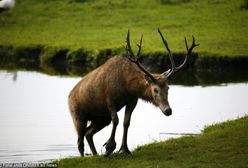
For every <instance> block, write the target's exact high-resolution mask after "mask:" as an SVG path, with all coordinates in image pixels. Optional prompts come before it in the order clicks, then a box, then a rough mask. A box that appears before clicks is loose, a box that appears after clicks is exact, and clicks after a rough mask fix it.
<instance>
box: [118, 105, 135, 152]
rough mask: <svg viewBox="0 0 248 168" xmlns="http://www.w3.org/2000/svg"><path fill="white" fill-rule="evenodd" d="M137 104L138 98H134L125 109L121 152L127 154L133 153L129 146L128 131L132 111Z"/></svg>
mask: <svg viewBox="0 0 248 168" xmlns="http://www.w3.org/2000/svg"><path fill="white" fill-rule="evenodd" d="M136 104H137V100H134V101H132V102H130V103H129V104H127V105H126V109H125V117H124V123H123V127H124V131H123V138H122V144H121V148H120V150H119V152H123V153H126V154H131V152H130V150H129V149H128V147H127V133H128V128H129V125H130V120H131V115H132V112H133V110H134V108H135V106H136Z"/></svg>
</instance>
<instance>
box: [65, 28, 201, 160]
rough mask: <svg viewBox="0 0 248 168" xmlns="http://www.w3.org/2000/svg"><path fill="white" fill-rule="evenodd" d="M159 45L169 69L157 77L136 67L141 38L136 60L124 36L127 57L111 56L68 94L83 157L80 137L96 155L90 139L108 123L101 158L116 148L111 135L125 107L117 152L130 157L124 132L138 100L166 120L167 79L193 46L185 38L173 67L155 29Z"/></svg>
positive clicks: (164, 42)
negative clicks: (181, 55)
mask: <svg viewBox="0 0 248 168" xmlns="http://www.w3.org/2000/svg"><path fill="white" fill-rule="evenodd" d="M158 33H159V34H160V36H161V38H162V41H163V44H164V46H165V48H166V50H167V51H168V55H169V59H170V64H171V68H170V69H169V70H167V71H165V72H163V73H161V74H158V73H150V72H149V71H148V70H146V69H145V67H144V66H143V65H142V64H141V63H140V61H139V59H138V58H139V57H140V53H141V48H142V39H143V35H142V36H141V39H140V42H139V44H137V46H138V52H137V54H136V56H135V55H134V52H133V50H132V47H131V44H130V33H129V30H128V33H127V36H126V52H127V55H126V56H125V57H123V56H113V57H111V58H110V59H109V60H107V61H106V62H105V63H104V64H103V65H101V66H99V67H98V68H96V69H95V70H93V71H91V72H89V73H88V74H87V75H85V76H84V77H83V79H81V80H80V81H79V82H78V83H77V84H76V85H75V87H74V88H73V89H72V90H71V92H70V94H69V96H68V105H69V110H70V114H71V116H72V120H73V123H74V126H75V128H76V132H77V135H78V140H77V144H78V150H79V153H80V155H81V156H84V137H85V138H86V140H87V142H88V144H89V147H90V149H91V152H92V154H93V155H98V153H97V150H96V148H95V145H94V142H93V135H94V134H96V133H97V132H98V131H100V130H101V129H103V128H104V127H106V126H107V125H109V124H110V123H111V122H112V131H111V134H110V137H109V139H108V140H107V142H106V143H105V144H104V145H103V146H105V149H106V152H105V156H109V155H110V154H111V153H112V152H113V151H114V150H115V148H116V142H115V133H116V128H117V125H118V124H119V119H118V115H117V112H118V111H119V110H120V109H121V108H123V107H124V106H125V114H124V115H125V116H124V122H123V127H124V129H123V130H124V131H123V137H122V143H121V148H120V150H119V152H123V153H125V154H131V152H130V150H129V149H128V145H127V135H128V128H129V126H130V120H131V115H132V112H133V110H134V109H135V107H136V105H137V102H138V99H142V100H145V101H146V102H150V103H152V104H153V105H155V106H156V107H159V109H160V110H161V111H162V113H163V114H165V115H166V116H170V115H171V114H172V109H171V107H170V105H169V101H168V90H169V86H168V79H169V78H170V77H171V76H172V75H173V74H174V73H175V72H177V71H178V70H179V69H181V68H182V67H183V66H184V65H185V64H186V62H187V59H188V57H189V56H190V55H191V53H192V51H193V49H194V48H195V47H196V46H199V44H195V38H194V36H192V37H193V41H192V45H191V46H190V47H188V44H187V39H186V38H185V45H186V50H187V53H186V56H185V58H184V60H183V62H182V63H181V64H180V65H179V66H176V65H175V62H174V59H173V57H172V54H171V51H170V49H169V46H168V43H167V41H166V40H165V38H164V37H163V35H162V33H161V31H160V29H158Z"/></svg>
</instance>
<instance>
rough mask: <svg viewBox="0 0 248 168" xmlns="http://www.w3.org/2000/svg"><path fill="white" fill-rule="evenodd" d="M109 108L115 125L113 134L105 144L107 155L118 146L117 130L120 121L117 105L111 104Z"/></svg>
mask: <svg viewBox="0 0 248 168" xmlns="http://www.w3.org/2000/svg"><path fill="white" fill-rule="evenodd" d="M108 108H109V112H110V115H111V120H112V124H113V127H112V131H111V135H110V137H109V139H108V141H107V142H106V143H105V144H104V145H103V146H105V149H106V153H105V156H109V155H110V154H111V153H112V152H113V151H114V150H115V148H116V142H115V132H116V128H117V125H118V123H119V118H118V115H117V111H116V109H115V107H114V106H111V105H109V107H108Z"/></svg>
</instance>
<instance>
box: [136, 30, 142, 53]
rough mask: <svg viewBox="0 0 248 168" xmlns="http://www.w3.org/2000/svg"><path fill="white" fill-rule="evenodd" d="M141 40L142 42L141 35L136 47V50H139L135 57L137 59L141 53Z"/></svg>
mask: <svg viewBox="0 0 248 168" xmlns="http://www.w3.org/2000/svg"><path fill="white" fill-rule="evenodd" d="M142 40H143V34H142V35H141V38H140V42H139V44H137V46H138V48H139V50H138V53H137V57H138V58H139V56H140V53H141V46H142Z"/></svg>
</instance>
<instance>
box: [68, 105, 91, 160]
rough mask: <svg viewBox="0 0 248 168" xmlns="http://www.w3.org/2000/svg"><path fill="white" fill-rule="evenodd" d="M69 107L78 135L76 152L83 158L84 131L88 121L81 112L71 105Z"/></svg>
mask: <svg viewBox="0 0 248 168" xmlns="http://www.w3.org/2000/svg"><path fill="white" fill-rule="evenodd" d="M69 105H70V106H69V107H70V112H71V116H72V120H73V123H74V126H75V128H76V131H77V135H78V141H77V144H78V150H79V152H80V155H81V156H84V134H85V131H86V126H87V121H88V120H87V117H86V116H85V115H84V113H83V111H81V110H79V109H77V108H74V106H72V105H71V104H69Z"/></svg>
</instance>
